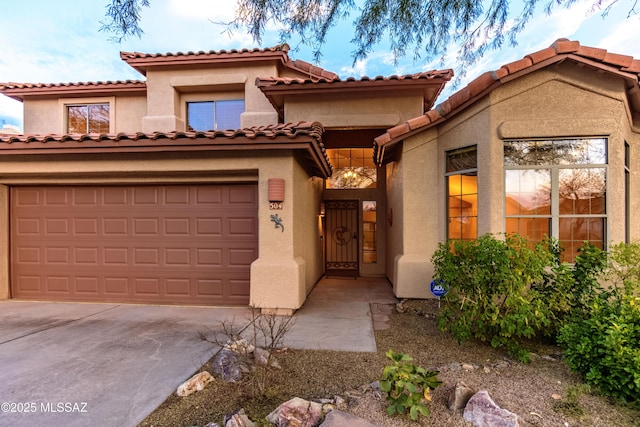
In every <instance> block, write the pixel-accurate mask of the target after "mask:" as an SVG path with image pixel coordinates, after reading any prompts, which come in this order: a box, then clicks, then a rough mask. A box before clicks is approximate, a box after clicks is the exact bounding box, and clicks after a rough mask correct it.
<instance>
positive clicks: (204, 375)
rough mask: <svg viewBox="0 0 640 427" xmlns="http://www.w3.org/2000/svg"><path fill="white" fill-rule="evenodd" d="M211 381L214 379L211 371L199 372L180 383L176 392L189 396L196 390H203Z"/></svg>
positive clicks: (179, 394) (182, 395)
mask: <svg viewBox="0 0 640 427" xmlns="http://www.w3.org/2000/svg"><path fill="white" fill-rule="evenodd" d="M211 381H213V377H212V376H211V374H210V373H209V372H207V371H203V372H199V373H197V374H195V375H194V376H192V377H191V378H189V379H188V380H187V381H185V382H183V383H182V384H180V386H179V387H178V390H176V394H177V395H178V396H181V397H185V396H189V395H190V394H193V393H195V392H196V391H200V390H203V389H204V388H205V387H206V386H207V384H209V383H210V382H211Z"/></svg>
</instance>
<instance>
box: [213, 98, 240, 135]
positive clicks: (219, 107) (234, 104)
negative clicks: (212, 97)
mask: <svg viewBox="0 0 640 427" xmlns="http://www.w3.org/2000/svg"><path fill="white" fill-rule="evenodd" d="M215 104H216V105H215V107H216V127H215V128H216V129H219V130H226V129H240V115H241V114H242V113H244V100H242V99H238V100H231V101H216V103H215Z"/></svg>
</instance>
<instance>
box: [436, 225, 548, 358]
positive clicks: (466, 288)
mask: <svg viewBox="0 0 640 427" xmlns="http://www.w3.org/2000/svg"><path fill="white" fill-rule="evenodd" d="M432 262H433V264H434V267H435V274H434V277H435V278H436V280H441V281H442V282H443V283H444V284H445V287H446V288H447V289H448V291H447V294H446V296H445V297H444V299H443V302H444V303H443V306H442V308H441V310H440V313H439V316H438V326H439V327H440V329H442V330H449V331H450V332H451V333H452V334H453V335H454V336H455V337H456V339H458V341H465V340H468V339H470V338H478V339H480V340H482V341H489V342H490V343H491V345H492V346H493V347H504V348H506V349H507V351H509V352H510V353H512V354H514V355H515V356H517V357H518V358H519V359H520V360H522V361H525V362H527V361H529V354H528V352H527V351H525V350H524V349H523V348H522V345H521V343H520V340H521V339H522V338H531V337H533V336H534V335H536V333H538V332H540V331H542V330H544V328H546V327H549V326H550V325H551V321H552V319H553V316H552V313H551V311H550V304H549V302H548V301H546V300H545V295H547V298H549V296H554V295H555V294H554V293H552V292H546V293H545V292H542V289H545V286H546V284H548V283H549V280H550V277H551V276H550V275H549V271H548V268H547V267H549V266H550V265H552V264H553V263H554V255H553V254H552V252H551V251H550V250H549V247H548V243H547V242H544V243H541V244H538V245H536V246H535V247H533V248H531V247H530V246H529V245H528V243H527V241H526V240H525V239H524V238H522V237H520V236H517V235H509V236H506V238H505V239H504V240H499V239H496V238H495V237H493V236H492V235H490V234H485V235H483V236H480V237H479V238H478V239H477V240H475V241H452V242H449V243H442V244H440V246H439V248H438V250H437V251H436V252H435V253H434V255H433V257H432ZM549 289H550V288H549Z"/></svg>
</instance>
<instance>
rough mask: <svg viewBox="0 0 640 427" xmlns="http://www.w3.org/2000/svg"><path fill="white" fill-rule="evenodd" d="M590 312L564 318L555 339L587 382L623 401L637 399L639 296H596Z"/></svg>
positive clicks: (639, 393)
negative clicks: (586, 315)
mask: <svg viewBox="0 0 640 427" xmlns="http://www.w3.org/2000/svg"><path fill="white" fill-rule="evenodd" d="M590 309H591V310H590V316H589V317H587V318H585V319H575V320H574V321H570V322H568V323H567V324H566V325H565V326H564V327H563V328H562V329H561V330H560V335H559V337H558V341H559V342H560V343H561V344H562V345H564V346H565V347H566V350H565V353H564V357H565V360H566V361H567V363H568V364H569V366H570V367H571V368H572V369H573V370H574V371H576V372H578V373H580V374H581V375H582V376H583V378H584V379H585V381H586V382H587V383H588V384H591V385H593V386H595V387H596V388H597V389H598V390H599V391H600V392H601V393H602V394H604V395H607V396H611V397H614V398H618V399H620V400H622V401H624V402H635V403H636V404H638V402H640V297H636V296H631V295H624V296H621V297H620V298H613V299H611V298H605V297H604V296H603V297H601V298H596V299H594V301H592V303H591V306H590Z"/></svg>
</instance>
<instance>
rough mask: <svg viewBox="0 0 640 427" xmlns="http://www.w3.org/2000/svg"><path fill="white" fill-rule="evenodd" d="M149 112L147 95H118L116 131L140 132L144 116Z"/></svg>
mask: <svg viewBox="0 0 640 427" xmlns="http://www.w3.org/2000/svg"><path fill="white" fill-rule="evenodd" d="M146 113H147V98H146V97H145V96H121V97H116V108H115V121H116V122H115V132H116V133H120V132H125V133H135V132H140V130H141V123H142V117H144V115H145V114H146Z"/></svg>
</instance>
